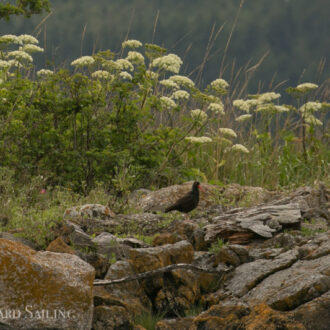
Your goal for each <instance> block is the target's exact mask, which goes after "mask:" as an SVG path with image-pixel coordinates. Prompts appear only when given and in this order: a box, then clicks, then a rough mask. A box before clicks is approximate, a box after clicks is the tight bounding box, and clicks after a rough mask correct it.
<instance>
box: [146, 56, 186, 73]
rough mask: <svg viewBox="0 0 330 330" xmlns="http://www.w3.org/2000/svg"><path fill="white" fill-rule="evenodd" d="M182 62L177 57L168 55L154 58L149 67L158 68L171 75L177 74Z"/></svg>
mask: <svg viewBox="0 0 330 330" xmlns="http://www.w3.org/2000/svg"><path fill="white" fill-rule="evenodd" d="M182 63H183V62H182V60H181V58H180V57H179V56H177V55H175V54H168V55H165V56H162V57H157V58H155V59H154V60H153V61H152V63H151V66H152V67H158V68H159V69H162V70H166V71H170V72H173V73H178V72H179V71H180V67H181V65H182Z"/></svg>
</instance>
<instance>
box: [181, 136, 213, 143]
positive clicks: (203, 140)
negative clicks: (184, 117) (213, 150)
mask: <svg viewBox="0 0 330 330" xmlns="http://www.w3.org/2000/svg"><path fill="white" fill-rule="evenodd" d="M185 140H187V141H189V142H191V143H209V142H212V139H211V138H209V137H208V136H187V137H186V138H185Z"/></svg>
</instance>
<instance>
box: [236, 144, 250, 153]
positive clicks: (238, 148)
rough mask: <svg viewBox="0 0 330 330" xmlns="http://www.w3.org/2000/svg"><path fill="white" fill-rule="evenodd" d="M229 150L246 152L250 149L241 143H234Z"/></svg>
mask: <svg viewBox="0 0 330 330" xmlns="http://www.w3.org/2000/svg"><path fill="white" fill-rule="evenodd" d="M231 150H232V151H239V152H242V153H244V154H248V153H249V152H250V151H249V150H248V149H247V148H246V147H244V146H243V145H242V144H234V145H233V146H232V147H231Z"/></svg>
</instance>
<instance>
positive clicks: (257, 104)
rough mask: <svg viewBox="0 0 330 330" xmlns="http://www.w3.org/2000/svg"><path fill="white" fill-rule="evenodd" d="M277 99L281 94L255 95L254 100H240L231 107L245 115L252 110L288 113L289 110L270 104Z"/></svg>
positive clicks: (235, 101)
mask: <svg viewBox="0 0 330 330" xmlns="http://www.w3.org/2000/svg"><path fill="white" fill-rule="evenodd" d="M279 97H281V94H279V93H274V92H269V93H263V94H259V95H256V97H255V98H252V99H249V100H242V99H238V100H234V101H233V105H234V107H236V108H238V109H240V110H242V111H244V112H247V113H248V112H250V111H251V110H253V109H255V111H256V112H262V111H270V110H275V111H278V112H285V111H289V109H288V108H286V107H284V106H275V104H273V103H272V101H274V100H276V99H278V98H279ZM242 118H244V119H245V118H247V117H242ZM242 121H243V119H242Z"/></svg>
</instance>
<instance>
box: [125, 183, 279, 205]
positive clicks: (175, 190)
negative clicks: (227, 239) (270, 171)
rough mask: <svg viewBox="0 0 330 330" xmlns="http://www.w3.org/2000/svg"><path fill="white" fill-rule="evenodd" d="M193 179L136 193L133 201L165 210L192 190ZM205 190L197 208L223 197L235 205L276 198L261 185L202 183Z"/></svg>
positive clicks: (136, 203) (253, 203)
mask: <svg viewBox="0 0 330 330" xmlns="http://www.w3.org/2000/svg"><path fill="white" fill-rule="evenodd" d="M192 184H193V181H189V182H185V183H183V184H181V185H173V186H169V187H165V188H162V189H159V190H156V191H147V190H145V191H144V192H143V193H141V194H136V193H134V194H133V196H134V197H132V198H131V202H132V203H134V205H135V206H136V207H138V208H141V209H142V210H143V211H145V212H151V211H164V210H165V208H166V207H168V206H169V205H171V204H173V203H174V202H175V201H176V200H177V199H178V198H180V197H182V196H183V195H185V194H186V193H187V192H188V191H190V190H191V187H192ZM202 186H203V188H204V191H201V192H200V201H199V205H198V208H197V209H204V208H205V207H208V206H211V205H217V204H219V200H220V199H221V198H223V199H226V200H229V201H230V202H231V203H232V204H233V205H234V204H239V205H243V206H252V205H257V204H260V203H265V202H268V201H270V200H271V199H274V194H273V193H271V192H269V191H267V190H266V189H264V188H260V187H248V186H240V185H238V184H230V185H228V186H226V187H220V186H216V185H212V184H208V183H202Z"/></svg>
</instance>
